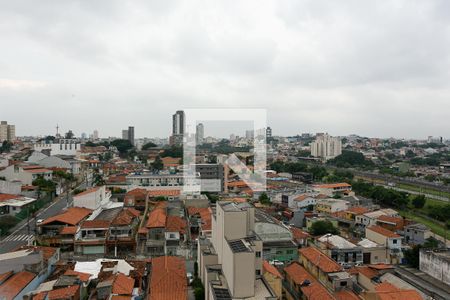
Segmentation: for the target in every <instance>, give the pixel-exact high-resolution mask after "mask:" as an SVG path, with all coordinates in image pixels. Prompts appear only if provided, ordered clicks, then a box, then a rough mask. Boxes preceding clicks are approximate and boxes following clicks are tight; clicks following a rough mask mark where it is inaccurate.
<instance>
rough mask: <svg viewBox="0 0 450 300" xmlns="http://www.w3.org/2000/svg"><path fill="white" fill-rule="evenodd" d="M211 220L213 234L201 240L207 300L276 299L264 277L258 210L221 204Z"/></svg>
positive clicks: (200, 275) (200, 246)
mask: <svg viewBox="0 0 450 300" xmlns="http://www.w3.org/2000/svg"><path fill="white" fill-rule="evenodd" d="M211 221H212V235H211V236H210V237H209V238H208V237H205V236H201V237H200V238H199V239H198V265H199V277H200V279H201V281H202V283H203V285H204V286H205V299H206V300H212V299H277V298H276V295H275V294H274V292H273V291H272V290H271V288H270V287H269V285H268V284H267V282H266V281H265V279H264V278H263V277H262V262H263V256H262V251H263V244H262V240H261V239H260V238H259V237H258V236H257V235H256V234H255V208H254V207H253V206H252V205H251V204H248V203H239V204H237V203H233V202H227V201H220V202H217V203H216V210H215V212H214V213H213V216H212V220H211Z"/></svg>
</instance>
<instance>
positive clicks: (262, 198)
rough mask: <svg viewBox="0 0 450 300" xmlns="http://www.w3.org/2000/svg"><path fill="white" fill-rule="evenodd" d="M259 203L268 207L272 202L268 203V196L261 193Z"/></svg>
mask: <svg viewBox="0 0 450 300" xmlns="http://www.w3.org/2000/svg"><path fill="white" fill-rule="evenodd" d="M258 200H259V203H261V204H264V205H270V204H271V203H272V202H271V201H270V198H269V196H267V194H266V193H265V192H263V193H262V194H261V195H260V196H259V198H258Z"/></svg>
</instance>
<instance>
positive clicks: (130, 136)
mask: <svg viewBox="0 0 450 300" xmlns="http://www.w3.org/2000/svg"><path fill="white" fill-rule="evenodd" d="M127 140H128V141H130V143H131V145H133V146H134V126H129V127H128V136H127Z"/></svg>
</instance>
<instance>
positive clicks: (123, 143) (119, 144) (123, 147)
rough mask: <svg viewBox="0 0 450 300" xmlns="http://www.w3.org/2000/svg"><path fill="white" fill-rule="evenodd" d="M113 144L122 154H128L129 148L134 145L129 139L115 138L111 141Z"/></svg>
mask: <svg viewBox="0 0 450 300" xmlns="http://www.w3.org/2000/svg"><path fill="white" fill-rule="evenodd" d="M111 145H112V146H114V147H116V148H117V151H119V153H120V155H121V156H124V155H126V153H127V152H128V151H129V150H131V149H133V145H132V144H131V143H130V141H129V140H122V139H118V140H114V141H112V142H111Z"/></svg>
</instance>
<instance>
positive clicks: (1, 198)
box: [0, 194, 22, 201]
mask: <svg viewBox="0 0 450 300" xmlns="http://www.w3.org/2000/svg"><path fill="white" fill-rule="evenodd" d="M17 198H22V196H19V195H12V194H0V201H8V200H11V199H17Z"/></svg>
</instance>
